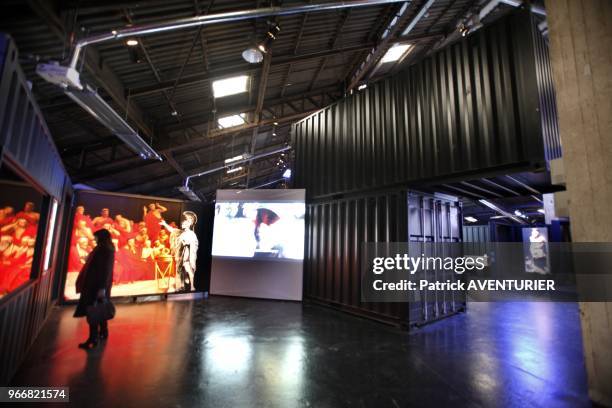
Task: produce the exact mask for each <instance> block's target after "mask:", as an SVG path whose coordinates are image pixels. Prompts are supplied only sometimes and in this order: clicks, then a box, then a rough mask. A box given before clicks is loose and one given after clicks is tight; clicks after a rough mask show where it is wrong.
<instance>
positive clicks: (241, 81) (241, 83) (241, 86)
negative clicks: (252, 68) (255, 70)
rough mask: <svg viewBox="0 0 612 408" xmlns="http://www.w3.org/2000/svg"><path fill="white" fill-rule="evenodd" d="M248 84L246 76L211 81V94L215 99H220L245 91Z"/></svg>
mask: <svg viewBox="0 0 612 408" xmlns="http://www.w3.org/2000/svg"><path fill="white" fill-rule="evenodd" d="M248 83H249V77H248V75H239V76H235V77H231V78H225V79H218V80H216V81H213V84H212V86H213V94H214V95H215V98H222V97H224V96H228V95H235V94H239V93H243V92H246V91H247V87H248Z"/></svg>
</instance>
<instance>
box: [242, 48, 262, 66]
mask: <svg viewBox="0 0 612 408" xmlns="http://www.w3.org/2000/svg"><path fill="white" fill-rule="evenodd" d="M263 52H265V50H264V51H263ZM242 58H243V59H244V60H245V61H246V62H248V63H249V64H259V63H260V62H261V61H263V53H262V51H260V50H259V48H256V47H249V48H247V49H246V50H244V51H242Z"/></svg>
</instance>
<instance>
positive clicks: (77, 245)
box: [64, 191, 197, 300]
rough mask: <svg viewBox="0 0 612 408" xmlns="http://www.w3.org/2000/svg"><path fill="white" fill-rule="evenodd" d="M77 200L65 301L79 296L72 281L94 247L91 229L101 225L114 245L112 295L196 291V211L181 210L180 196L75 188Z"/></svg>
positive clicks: (100, 227) (96, 228) (94, 229)
mask: <svg viewBox="0 0 612 408" xmlns="http://www.w3.org/2000/svg"><path fill="white" fill-rule="evenodd" d="M76 203H77V207H76V210H75V215H74V220H73V228H72V236H71V242H70V252H69V257H68V267H67V274H66V285H65V290H64V296H65V298H66V299H67V300H72V299H78V297H79V295H78V294H77V293H76V288H75V282H76V279H77V276H78V274H79V271H80V270H81V269H82V268H83V265H85V262H86V261H87V256H88V255H89V253H90V252H91V251H92V249H93V248H94V246H95V240H94V237H93V233H94V232H96V231H97V230H99V229H102V228H104V229H107V230H108V231H109V232H110V234H111V237H112V240H113V244H114V246H115V267H114V271H113V287H112V292H111V293H112V296H113V297H119V296H138V295H151V294H164V293H176V292H189V291H192V290H194V275H195V273H196V268H195V261H196V257H197V237H196V236H195V232H194V227H195V225H196V223H197V214H195V213H193V212H190V211H182V207H183V205H182V204H183V203H182V201H178V200H167V199H158V198H154V197H142V196H128V195H120V194H113V193H102V192H94V191H79V192H78V193H77V200H76Z"/></svg>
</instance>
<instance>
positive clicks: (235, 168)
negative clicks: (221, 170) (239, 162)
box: [227, 166, 242, 174]
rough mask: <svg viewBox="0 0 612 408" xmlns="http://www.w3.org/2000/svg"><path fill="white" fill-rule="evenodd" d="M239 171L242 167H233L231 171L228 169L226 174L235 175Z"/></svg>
mask: <svg viewBox="0 0 612 408" xmlns="http://www.w3.org/2000/svg"><path fill="white" fill-rule="evenodd" d="M240 170H242V166H240V167H234V168H233V169H228V170H227V174H230V173H235V172H237V171H240Z"/></svg>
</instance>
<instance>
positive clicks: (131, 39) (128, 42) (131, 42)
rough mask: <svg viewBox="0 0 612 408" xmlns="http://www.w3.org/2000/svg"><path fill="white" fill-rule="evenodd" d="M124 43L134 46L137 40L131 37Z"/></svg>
mask: <svg viewBox="0 0 612 408" xmlns="http://www.w3.org/2000/svg"><path fill="white" fill-rule="evenodd" d="M125 44H126V45H127V46H129V47H135V46H137V45H138V40H135V39H133V38H130V39H129V40H127V41H126V42H125Z"/></svg>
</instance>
